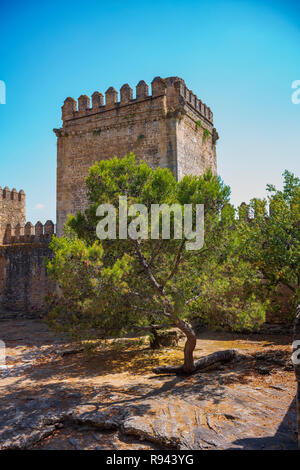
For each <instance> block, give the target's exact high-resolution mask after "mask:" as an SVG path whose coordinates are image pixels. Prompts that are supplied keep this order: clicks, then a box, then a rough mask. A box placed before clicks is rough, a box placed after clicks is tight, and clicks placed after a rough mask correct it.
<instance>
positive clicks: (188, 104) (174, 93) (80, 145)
mask: <svg viewBox="0 0 300 470" xmlns="http://www.w3.org/2000/svg"><path fill="white" fill-rule="evenodd" d="M151 88H152V94H151V96H149V90H148V85H147V84H146V83H145V82H144V81H140V82H139V84H138V85H137V87H136V98H133V91H132V89H131V88H130V87H129V85H127V84H126V85H123V87H122V88H121V90H120V101H118V93H117V91H116V90H115V89H114V88H112V87H110V88H109V89H108V90H107V91H106V93H105V104H104V97H103V95H102V94H101V93H98V92H95V93H93V95H92V106H90V99H89V97H88V96H86V95H81V96H80V97H79V99H78V103H77V102H76V101H75V100H74V99H73V98H67V99H66V100H65V102H64V105H63V107H62V119H63V127H62V128H60V129H54V131H55V133H56V135H57V233H58V235H59V236H60V235H61V234H62V228H63V224H64V222H65V220H66V217H67V215H68V214H75V213H76V212H77V211H78V210H83V209H84V208H85V207H86V194H85V191H86V190H85V182H84V178H85V176H86V175H87V174H88V170H89V168H90V166H91V165H92V164H93V163H94V162H95V161H96V160H102V159H107V158H111V157H113V156H115V155H117V156H119V157H122V156H124V155H126V154H128V153H129V152H134V153H135V154H136V156H137V158H138V159H139V160H140V159H144V160H145V161H146V162H147V163H148V164H149V165H150V166H151V167H153V168H157V167H158V166H161V167H164V168H166V167H167V168H170V169H171V171H172V172H173V174H174V176H175V177H176V178H177V179H179V178H182V176H183V175H185V174H196V175H199V174H202V173H203V171H205V169H206V168H208V167H210V168H212V170H213V172H216V151H215V142H216V139H217V133H216V131H215V129H214V128H213V114H212V112H211V110H210V109H209V108H208V107H207V106H206V105H205V104H204V103H202V102H201V101H200V100H198V98H197V97H196V95H194V94H193V92H191V91H190V90H189V89H188V88H187V87H186V85H185V83H184V81H183V80H182V79H180V78H178V77H169V78H167V79H164V80H163V79H161V78H160V77H156V78H155V79H154V80H153V81H152V83H151ZM204 134H205V136H204Z"/></svg>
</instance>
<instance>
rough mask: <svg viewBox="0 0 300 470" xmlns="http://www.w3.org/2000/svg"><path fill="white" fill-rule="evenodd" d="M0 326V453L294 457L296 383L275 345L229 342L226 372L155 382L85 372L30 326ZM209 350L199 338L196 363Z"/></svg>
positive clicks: (38, 327) (84, 364)
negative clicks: (1, 350)
mask: <svg viewBox="0 0 300 470" xmlns="http://www.w3.org/2000/svg"><path fill="white" fill-rule="evenodd" d="M3 325H4V326H5V322H1V326H2V331H1V335H2V337H4V336H5V335H4V334H3V331H4V330H5V331H6V338H5V339H6V341H7V345H8V348H7V353H8V368H7V369H5V370H1V371H0V387H1V388H0V392H1V402H0V449H34V448H45V449H55V448H57V449H153V448H156V449H165V448H169V449H182V450H198V449H199V450H200V449H201V450H203V449H296V448H297V439H296V437H297V436H296V407H295V401H294V396H295V381H294V376H293V372H290V371H289V370H287V362H286V361H287V359H286V357H288V355H289V352H288V349H286V350H284V351H282V350H281V346H280V347H277V345H275V346H276V350H274V351H273V349H270V348H269V343H267V344H266V345H265V344H260V342H259V341H257V342H256V343H254V342H252V343H251V344H250V346H251V348H255V351H256V348H258V350H259V351H258V352H257V353H256V352H253V351H252V350H251V351H250V349H251V348H250V346H249V348H250V349H249V350H247V351H246V349H245V347H244V346H243V344H242V343H240V340H238V341H237V344H234V345H233V346H234V347H237V349H238V350H239V347H240V348H241V349H240V352H241V353H242V354H241V355H240V358H239V360H238V361H236V362H235V363H234V364H230V365H228V366H223V367H222V368H221V369H217V370H212V371H209V372H206V373H203V374H196V375H194V376H192V377H189V378H184V377H176V376H172V375H169V376H168V375H166V376H161V377H157V376H154V375H153V374H151V373H150V372H148V373H146V374H140V375H133V374H129V373H119V372H118V371H112V373H108V372H107V371H103V370H101V368H100V369H98V367H99V365H98V362H97V369H96V371H95V370H94V369H93V370H91V364H92V360H91V359H89V358H86V357H85V356H84V355H82V354H81V353H80V352H79V353H76V354H75V355H74V354H64V353H63V352H64V351H69V350H70V345H68V344H63V343H61V342H56V343H53V340H52V339H51V335H50V334H49V332H48V331H47V329H46V328H45V326H44V325H43V324H42V323H39V322H38V321H36V320H28V321H27V322H25V323H24V324H20V323H19V324H18V325H17V328H16V327H15V326H14V325H13V323H12V321H10V322H9V323H8V324H7V325H6V329H4V330H3ZM16 332H17V333H16ZM14 337H18V338H20V337H22V338H23V339H22V341H20V340H18V341H20V343H19V344H17V342H16V341H14ZM247 344H248V343H246V345H247ZM224 346H225V347H226V346H227V345H224ZM275 346H274V347H275ZM214 347H219V348H221V347H222V348H223V344H222V345H221V344H218V343H214V342H213V341H211V340H209V341H208V340H206V339H203V340H202V341H201V354H202V355H204V354H207V353H210V352H211V351H212V350H213V349H214ZM230 347H232V344H231V345H230ZM266 347H268V348H269V349H268V350H267V349H266ZM224 349H225V348H224ZM245 352H246V354H244V353H245ZM250 353H251V354H252V355H251V354H250ZM120 354H122V352H121V353H120ZM256 354H257V357H256ZM102 363H103V360H102V359H101V361H100V364H102ZM77 364H79V365H80V369H79V372H78V373H77V372H76V371H75V365H77ZM259 367H265V368H267V369H268V370H269V371H270V374H260V373H259V370H258V368H259Z"/></svg>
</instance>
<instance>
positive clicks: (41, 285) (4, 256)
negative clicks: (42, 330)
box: [0, 221, 55, 314]
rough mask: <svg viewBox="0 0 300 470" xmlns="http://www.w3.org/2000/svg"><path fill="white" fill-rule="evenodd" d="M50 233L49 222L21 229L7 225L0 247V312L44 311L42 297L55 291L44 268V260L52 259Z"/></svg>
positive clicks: (29, 225) (52, 230) (45, 307)
mask: <svg viewBox="0 0 300 470" xmlns="http://www.w3.org/2000/svg"><path fill="white" fill-rule="evenodd" d="M53 233H54V224H53V223H52V222H51V221H47V222H46V224H45V225H42V224H41V223H40V222H38V223H37V224H36V225H35V227H33V225H32V224H31V223H30V222H28V223H27V224H26V225H25V227H19V225H17V226H16V227H14V228H12V227H11V226H10V225H9V226H8V228H7V229H6V231H5V234H6V237H5V239H4V243H5V244H2V245H1V246H0V312H1V311H7V310H11V311H16V312H22V313H33V312H36V313H37V314H40V313H43V312H44V311H45V310H46V309H47V305H46V304H45V301H44V299H45V296H46V295H47V294H48V293H49V292H51V291H53V289H54V288H55V286H54V284H53V283H52V282H51V281H50V280H49V278H48V277H47V272H46V266H45V258H51V257H52V252H51V250H50V248H49V241H50V239H51V237H52V235H53Z"/></svg>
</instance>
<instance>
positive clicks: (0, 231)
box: [0, 186, 26, 244]
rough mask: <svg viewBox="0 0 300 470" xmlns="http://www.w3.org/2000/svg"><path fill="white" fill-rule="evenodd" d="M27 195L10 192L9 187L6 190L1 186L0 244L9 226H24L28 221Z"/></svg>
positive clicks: (14, 190) (20, 192)
mask: <svg viewBox="0 0 300 470" xmlns="http://www.w3.org/2000/svg"><path fill="white" fill-rule="evenodd" d="M25 199H26V197H25V193H24V191H23V190H22V189H21V191H19V192H18V191H17V190H16V189H15V188H14V189H12V190H10V189H9V188H8V187H7V186H5V188H4V189H2V188H1V186H0V244H1V243H2V242H3V240H4V238H5V236H6V233H7V227H8V226H14V227H15V226H18V227H19V226H23V225H24V224H25V221H26V201H25Z"/></svg>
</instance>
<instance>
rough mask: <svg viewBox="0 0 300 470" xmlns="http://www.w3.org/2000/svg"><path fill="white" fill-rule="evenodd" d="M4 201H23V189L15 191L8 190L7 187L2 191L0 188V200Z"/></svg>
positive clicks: (14, 189)
mask: <svg viewBox="0 0 300 470" xmlns="http://www.w3.org/2000/svg"><path fill="white" fill-rule="evenodd" d="M1 199H6V200H11V201H25V193H24V191H23V189H21V190H20V191H17V190H16V188H13V189H12V190H10V189H9V188H8V187H7V186H5V188H4V189H2V188H1V186H0V200H1Z"/></svg>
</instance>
